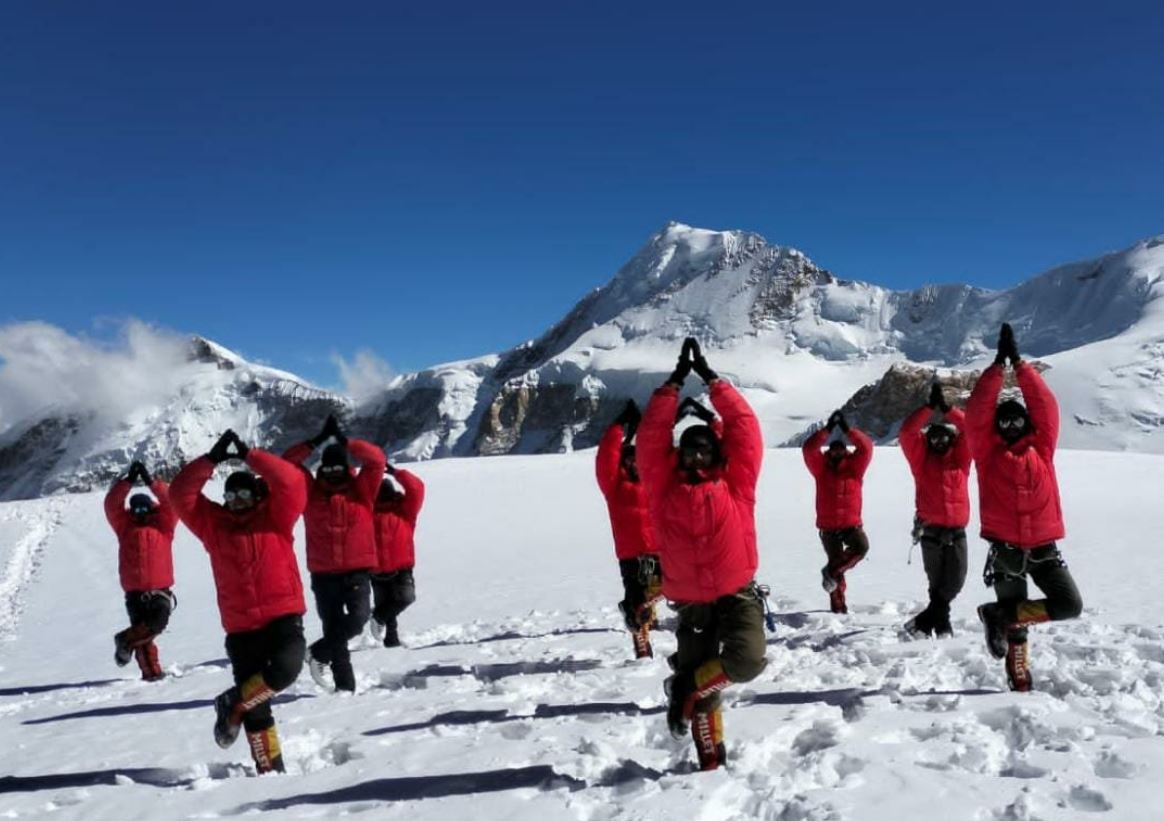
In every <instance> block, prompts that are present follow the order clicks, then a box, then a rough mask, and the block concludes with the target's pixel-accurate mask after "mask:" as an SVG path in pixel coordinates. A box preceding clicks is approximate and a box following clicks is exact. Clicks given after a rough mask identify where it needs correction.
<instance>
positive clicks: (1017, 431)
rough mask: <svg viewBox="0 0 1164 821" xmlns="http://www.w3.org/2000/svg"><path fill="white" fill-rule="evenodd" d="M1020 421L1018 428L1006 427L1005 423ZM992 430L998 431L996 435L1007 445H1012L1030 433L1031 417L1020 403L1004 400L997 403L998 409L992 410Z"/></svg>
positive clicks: (1013, 400) (1014, 400)
mask: <svg viewBox="0 0 1164 821" xmlns="http://www.w3.org/2000/svg"><path fill="white" fill-rule="evenodd" d="M1018 419H1021V420H1022V424H1021V426H1019V427H1015V426H1013V425H1012V426H1011V427H1006V423H1007V422H1014V421H1015V420H1018ZM994 429H995V430H996V431H998V435H999V436H1001V437H1002V438H1003V440H1004V441H1005V442H1006V443H1007V444H1008V445H1013V444H1014V443H1015V442H1017V441H1018V440H1019V439H1022V438H1023V437H1024V436H1026V435H1027V434H1028V433H1030V432H1031V430H1032V426H1031V417H1030V414H1028V413H1027V409H1026V408H1025V407H1024V406H1023V404H1022V403H1021V402H1019V401H1018V400H1016V399H1006V400H1003V401H1002V402H999V403H998V407H996V408H995V409H994Z"/></svg>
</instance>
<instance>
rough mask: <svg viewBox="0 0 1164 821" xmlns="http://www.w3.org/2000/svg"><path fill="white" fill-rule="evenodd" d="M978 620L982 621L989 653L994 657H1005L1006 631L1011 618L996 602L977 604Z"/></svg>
mask: <svg viewBox="0 0 1164 821" xmlns="http://www.w3.org/2000/svg"><path fill="white" fill-rule="evenodd" d="M978 620H979V621H981V622H982V629H983V632H984V633H985V635H986V647H987V649H988V650H990V655H992V656H994V657H995V658H996V659H1001V658H1006V654H1007V640H1006V633H1007V630H1008V629H1009V627H1010V625H1011V619H1008V618H1007V617H1006V613H1005V612H1004V611H1003V606H1002V605H1001V604H999V603H998V602H988V603H987V604H983V605H979V607H978Z"/></svg>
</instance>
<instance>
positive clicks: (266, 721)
mask: <svg viewBox="0 0 1164 821" xmlns="http://www.w3.org/2000/svg"><path fill="white" fill-rule="evenodd" d="M232 446H233V447H234V449H235V450H234V452H233V453H232V452H231V450H230V449H231V447H232ZM228 459H242V460H243V461H244V462H246V464H247V466H248V467H250V468H253V469H254V470H255V471H257V473H258V474H260V475H259V476H256V475H255V474H254V473H251V472H250V471H245V470H241V471H236V472H234V473H232V474H230V476H228V477H227V479H226V484H225V486H224V490H223V501H224V503H223V504H217V503H215V502H212V501H210V500H209V499H207V498H206V497H205V496H203V495H202V488H203V486H205V484H206V483H207V482H208V481H209V480H210V477H211V476H212V475H213V474H214V469H215V467H216V466H217V465H219V464H221V463H222V462H225V461H227V460H228ZM170 499H171V500H172V501H173V504H174V507H175V509H176V510H177V511H178V516H179V517H181V519H182V522H183V523H184V524H185V525H186V527H188V528H190V531H191V532H192V533H193V534H194V535H195V536H197V537H198V539H199V540H200V541H201V542H202V545H203V546H204V547H205V548H206V552H207V553H208V554H209V555H210V568H211V570H212V571H213V573H214V585H215V588H216V589H217V592H218V611H219V614H220V616H221V618H222V627H223V629H224V630H225V631H226V654H227V657H228V658H229V659H230V664H231V668H232V670H233V673H234V681H235V684H234V686H233V687H230V688H229V689H227V690H225V691H223V692H222V693H220V694H219V695H218V697H217V698H215V699H214V711H215V716H216V718H215V722H214V740H215V742H217V744H218V746H219V747H222V748H223V749H225V748H227V747H229V746H230V745H231V744H233V743H234V742H235V739H237V738H238V734H239V729H240V727H245V728H246V734H247V741H248V743H249V745H250V748H251V756H252V757H253V758H254V761H255V769H256V770H257V771H258V772H259V773H260V774H262V773H265V772H271V771H276V772H283V771H284V766H283V755H282V753H281V752H280V748H279V734H278V732H277V731H276V729H275V719H274V717H273V716H272V714H271V704H270V701H271V699H272V698H274V696H275V694H276V693H278V692H279V691H280V690H283V689H286V688H287V687H289V686H291V683H292V682H294V681H295V679H296V678H297V677H298V676H299V671H300V670H301V669H302V668H303V656H304V653H305V652H306V649H307V642H306V640H305V639H304V637H303V613H304V612H305V610H306V608H305V607H304V604H303V583H302V582H301V581H300V578H299V563H298V561H297V560H296V558H295V550H294V535H293V529H294V527H295V522H296V520H298V519H299V517H300V516H301V515H302V513H303V508H304V507H305V506H306V504H307V485H306V483H305V482H304V480H303V476H302V474H301V472H300V471H299V469H298V468H296V467H295V466H294V465H292V464H290V463H289V462H286V461H284V460H282V459H280V458H279V457H278V456H275V455H274V454H272V453H267V452H266V451H263V450H259V449H258V448H248V447H247V446H246V445H245V444H244V443H243V441H242V440H241V439H240V438H239V437H238V435H237V434H236V433H235V432H234V431H232V430H228V431H226V432H225V433H224V434H222V436H221V437H220V438H219V440H218V441H217V442H216V443H215V445H214V447H212V448H211V449H210V452H209V453H207V454H206V455H205V456H202V457H200V458H198V459H195V460H194V461H193V462H191V463H190V464H188V465H186V467H184V468H182V470H181V471H180V472H179V473H178V475H177V476H176V477H174V482H173V484H172V485H171V486H170Z"/></svg>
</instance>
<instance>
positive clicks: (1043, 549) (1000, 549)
mask: <svg viewBox="0 0 1164 821" xmlns="http://www.w3.org/2000/svg"><path fill="white" fill-rule="evenodd" d="M986 575H987V577H988V578H989V579H990V580H991V581H992V582H993V584H994V592H995V594H996V595H997V596H998V601H999V603H1000V604H1002V605H1004V606H1005V607H1006V608H1007V612H1008V613H1012V612H1014V608H1016V607H1017V606H1018V605H1019V604H1021V603H1022V602H1024V601H1026V600H1027V599H1028V591H1027V577H1028V576H1029V577H1030V579H1031V581H1033V582H1034V583H1035V586H1036V587H1038V588H1039V590H1041V591H1043V595H1045V596H1046V597H1047V598H1046V599H1045V606H1046V608H1047V615H1048V616H1050V618H1051V621H1061V620H1063V619H1073V618H1076V617H1077V616H1078V615H1079V614H1080V613H1081V612H1083V597H1082V596H1080V595H1079V588H1078V587H1076V586H1075V579H1073V578H1072V577H1071V571H1070V570H1068V569H1067V562H1065V561H1063V556H1062V555H1061V554H1060V553H1059V548H1058V547H1057V546H1056V545H1055V543H1054V542H1051V543H1050V544H1045V545H1041V546H1040V547H1036V548H1032V549H1031V550H1021V549H1019V548H1017V547H1012V546H1010V545H1006V544H1002V543H999V542H994V543H992V544H991V546H990V555H989V556H988V557H987V560H986ZM1008 638H1009V639H1010V641H1012V642H1016V643H1022V642H1024V641H1026V640H1027V630H1026V628H1025V627H1020V628H1018V629H1016V630H1012V631H1011V632H1010V634H1009V636H1008Z"/></svg>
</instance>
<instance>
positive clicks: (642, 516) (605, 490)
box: [594, 399, 663, 658]
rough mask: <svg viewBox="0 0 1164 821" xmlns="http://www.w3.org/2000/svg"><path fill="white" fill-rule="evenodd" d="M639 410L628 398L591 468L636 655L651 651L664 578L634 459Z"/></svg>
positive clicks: (624, 616)
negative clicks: (604, 512)
mask: <svg viewBox="0 0 1164 821" xmlns="http://www.w3.org/2000/svg"><path fill="white" fill-rule="evenodd" d="M641 419H642V414H641V413H639V406H638V405H636V404H635V402H634V400H633V399H632V400H629V401H627V403H626V406H625V407H624V408H623V409H622V412H621V413H620V414H619V415H618V417H617V418H616V419H615V420H614V423H613V424H612V425H611V426H610V427H609V428H607V429H606V433H604V434H603V435H602V439H601V440H600V441H599V443H598V453H597V455H596V457H595V460H594V473H595V477H596V478H597V480H598V489H599V490H600V491H601V492H602V496H603V498H604V499H605V500H606V510H607V513H608V514H609V516H610V529H611V531H612V533H613V534H614V554H615V557H616V558H617V559H618V569H619V574H620V575H621V576H622V587H623V599H622V601H620V602H619V603H618V609H619V611H620V612H621V613H622V615H623V619H624V620H625V622H626V626H627V629H628V630H630V633H631V638H632V641H633V643H634V652H635V658H647V657H650V656H653V655H654V650H653V649H652V647H651V639H650V631H651V627H652V626H653V625H654V623H655V603H656V602H657V601H658V600H659V599H660V598H661V597H662V584H663V579H662V575H661V571H660V570H659V556H658V551H657V550H656V549H655V535H654V532H653V531H652V530H651V523H650V519H649V517H648V516H647V499H646V496H645V495H644V492H643V485H642V483H641V482H640V481H639V471H638V467H637V465H636V464H635V446H634V444H633V440H634V435H635V430H636V429H637V428H638V425H639V422H640V420H641Z"/></svg>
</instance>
